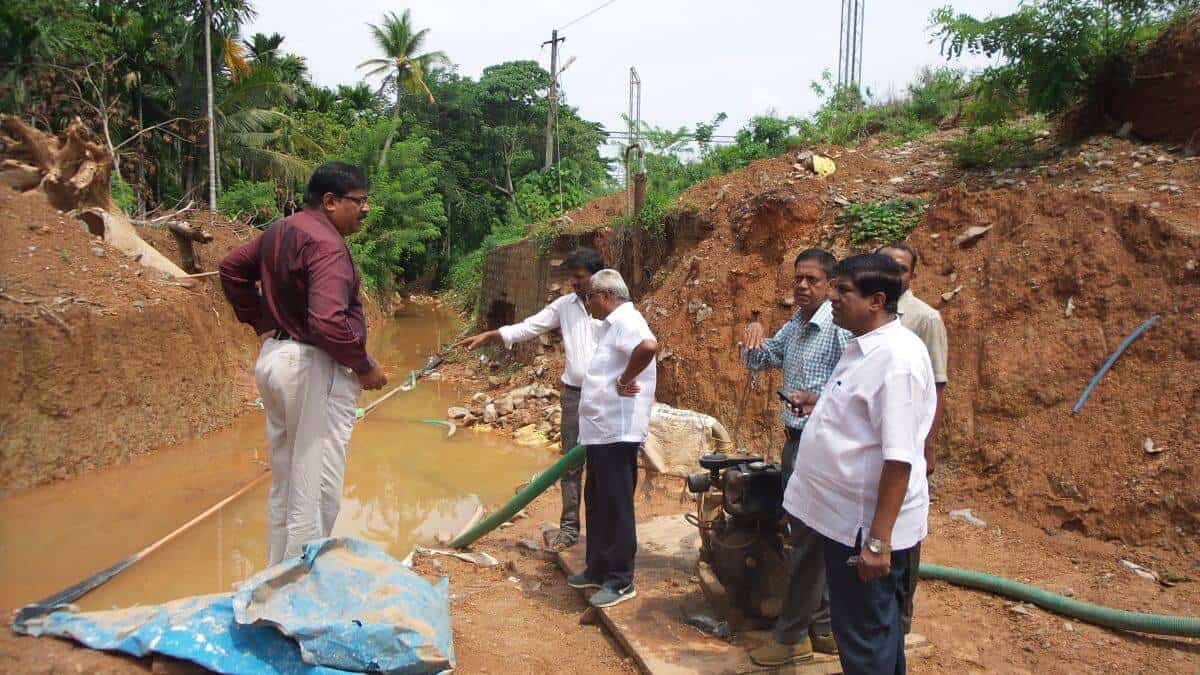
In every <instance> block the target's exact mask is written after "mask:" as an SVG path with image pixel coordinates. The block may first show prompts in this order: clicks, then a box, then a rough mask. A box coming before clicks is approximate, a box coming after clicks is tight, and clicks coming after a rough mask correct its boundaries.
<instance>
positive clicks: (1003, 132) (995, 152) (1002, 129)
mask: <svg viewBox="0 0 1200 675" xmlns="http://www.w3.org/2000/svg"><path fill="white" fill-rule="evenodd" d="M1045 128H1046V124H1045V122H1043V121H1042V120H1040V119H1036V118H1035V119H1032V120H1027V121H1023V122H997V123H995V124H990V125H987V126H983V127H978V128H969V129H967V132H966V133H965V134H963V135H962V136H960V137H959V138H956V139H954V140H952V141H950V142H949V143H948V146H949V148H950V150H951V151H953V152H954V163H955V164H957V165H958V166H959V167H961V168H963V169H979V168H987V169H1007V168H1009V167H1014V166H1031V165H1033V164H1036V163H1037V162H1038V161H1040V160H1041V159H1042V158H1043V157H1045V155H1046V151H1045V149H1044V148H1043V147H1042V146H1040V145H1039V144H1038V140H1039V137H1040V135H1041V133H1042V131H1044V130H1045Z"/></svg>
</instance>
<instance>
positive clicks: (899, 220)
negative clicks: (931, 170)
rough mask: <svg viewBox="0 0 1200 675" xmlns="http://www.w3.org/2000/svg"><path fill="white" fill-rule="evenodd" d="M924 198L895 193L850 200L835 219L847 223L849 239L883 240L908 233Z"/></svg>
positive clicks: (859, 242) (856, 241) (861, 241)
mask: <svg viewBox="0 0 1200 675" xmlns="http://www.w3.org/2000/svg"><path fill="white" fill-rule="evenodd" d="M928 203H929V202H928V201H927V200H924V199H919V198H916V197H896V198H893V199H888V200H885V201H879V202H868V203H866V204H851V205H849V206H847V207H846V210H844V211H842V212H841V213H840V214H838V217H837V222H838V223H840V224H842V225H849V226H850V243H852V244H854V245H855V246H861V245H862V244H866V243H868V242H872V241H874V242H879V243H886V242H890V241H901V240H903V239H905V238H906V237H908V234H909V233H910V232H912V230H913V228H914V227H916V226H917V222H918V221H920V220H921V215H922V214H923V213H925V207H926V206H927V205H928Z"/></svg>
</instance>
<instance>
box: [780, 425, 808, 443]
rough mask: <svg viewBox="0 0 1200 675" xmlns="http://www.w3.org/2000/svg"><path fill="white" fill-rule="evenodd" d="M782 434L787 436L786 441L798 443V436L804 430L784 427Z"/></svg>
mask: <svg viewBox="0 0 1200 675" xmlns="http://www.w3.org/2000/svg"><path fill="white" fill-rule="evenodd" d="M783 433H785V434H787V439H788V440H789V441H798V440H800V434H802V433H804V430H803V429H793V428H791V427H784V428H783Z"/></svg>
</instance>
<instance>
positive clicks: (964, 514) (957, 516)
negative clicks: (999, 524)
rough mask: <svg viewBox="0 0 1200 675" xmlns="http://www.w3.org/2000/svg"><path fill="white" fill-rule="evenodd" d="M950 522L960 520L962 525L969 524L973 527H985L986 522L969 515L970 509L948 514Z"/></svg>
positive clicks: (955, 510)
mask: <svg viewBox="0 0 1200 675" xmlns="http://www.w3.org/2000/svg"><path fill="white" fill-rule="evenodd" d="M950 519H951V520H961V521H963V522H964V523H970V524H972V525H974V526H975V527H987V521H985V520H983V519H982V518H979V517H977V516H976V515H975V514H974V513H971V509H954V510H953V511H951V512H950Z"/></svg>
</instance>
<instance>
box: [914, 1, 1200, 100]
mask: <svg viewBox="0 0 1200 675" xmlns="http://www.w3.org/2000/svg"><path fill="white" fill-rule="evenodd" d="M1198 6H1200V2H1197V1H1196V0H1120V1H1119V2H1114V1H1112V0H1033V1H1031V2H1023V3H1021V6H1020V7H1019V8H1018V9H1017V11H1015V12H1013V13H1012V14H1008V15H1005V16H989V17H987V18H986V19H977V18H975V17H973V16H971V15H969V14H955V13H954V10H953V9H952V8H950V7H944V8H942V9H939V10H936V11H934V13H933V16H932V24H933V27H934V35H935V37H936V38H940V39H941V52H942V54H943V55H945V56H946V57H947V58H956V57H958V56H960V55H961V54H962V53H963V52H964V51H965V52H967V53H968V54H977V55H983V56H987V57H997V56H999V57H1002V63H1001V65H997V66H991V67H989V68H987V69H986V70H985V71H984V72H983V75H982V76H981V82H983V83H985V84H988V83H990V86H986V87H984V88H983V89H981V92H980V93H981V95H982V96H983V97H984V98H988V99H993V102H994V103H996V105H994V106H993V107H992V108H990V110H991V111H992V112H993V113H994V112H995V111H996V110H998V109H999V110H1003V109H1004V108H1006V107H1007V108H1011V107H1013V105H1014V104H1015V103H1016V102H1017V95H1019V96H1020V97H1022V98H1024V102H1025V103H1026V106H1027V108H1028V110H1029V111H1030V112H1035V113H1054V112H1059V111H1062V110H1065V109H1067V108H1068V107H1070V106H1071V105H1072V104H1073V103H1074V102H1075V101H1077V100H1078V99H1080V98H1088V97H1096V96H1098V95H1102V94H1103V93H1104V92H1105V89H1107V88H1108V87H1110V86H1111V85H1113V84H1115V83H1116V82H1118V81H1120V80H1122V79H1127V78H1129V77H1130V76H1131V74H1132V68H1133V62H1134V59H1135V58H1136V55H1137V49H1136V46H1137V45H1138V44H1139V43H1140V42H1142V41H1144V40H1146V39H1148V38H1150V37H1153V36H1154V35H1156V34H1157V33H1158V32H1159V30H1161V28H1162V27H1163V26H1164V25H1166V24H1167V23H1168V22H1169V21H1170V20H1171V19H1172V18H1173V17H1176V16H1179V15H1181V14H1182V13H1183V12H1184V11H1187V10H1194V9H1196V8H1197V7H1198ZM992 117H993V118H994V115H993V116H992ZM982 121H985V122H986V121H992V120H991V119H986V118H985V119H984V120H982Z"/></svg>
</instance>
